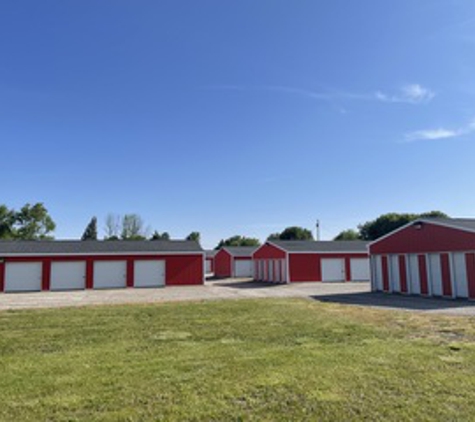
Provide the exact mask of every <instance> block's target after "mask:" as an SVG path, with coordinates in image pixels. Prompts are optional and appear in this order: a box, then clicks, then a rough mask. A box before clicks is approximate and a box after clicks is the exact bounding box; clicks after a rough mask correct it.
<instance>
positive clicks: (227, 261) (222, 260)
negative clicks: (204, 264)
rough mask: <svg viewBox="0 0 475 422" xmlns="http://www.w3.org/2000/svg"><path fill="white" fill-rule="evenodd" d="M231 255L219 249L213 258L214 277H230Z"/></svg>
mask: <svg viewBox="0 0 475 422" xmlns="http://www.w3.org/2000/svg"><path fill="white" fill-rule="evenodd" d="M231 261H232V259H231V255H230V254H229V253H228V252H226V251H225V250H224V249H221V250H220V251H219V252H218V253H217V254H216V256H215V257H214V275H215V276H216V277H231Z"/></svg>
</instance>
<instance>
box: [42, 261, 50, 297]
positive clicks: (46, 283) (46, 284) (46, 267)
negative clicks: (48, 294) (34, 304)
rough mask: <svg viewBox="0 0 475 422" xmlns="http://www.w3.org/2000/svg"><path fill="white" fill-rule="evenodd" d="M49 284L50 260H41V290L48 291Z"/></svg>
mask: <svg viewBox="0 0 475 422" xmlns="http://www.w3.org/2000/svg"><path fill="white" fill-rule="evenodd" d="M50 282H51V259H44V260H43V272H42V274H41V290H44V291H48V290H49V288H50V284H51V283H50Z"/></svg>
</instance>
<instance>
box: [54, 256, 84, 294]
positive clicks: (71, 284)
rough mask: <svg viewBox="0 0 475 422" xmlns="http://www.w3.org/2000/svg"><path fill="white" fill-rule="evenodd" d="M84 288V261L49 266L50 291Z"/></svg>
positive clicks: (57, 263) (56, 263) (55, 263)
mask: <svg viewBox="0 0 475 422" xmlns="http://www.w3.org/2000/svg"><path fill="white" fill-rule="evenodd" d="M85 287H86V263H85V262H84V261H74V262H53V263H52V264H51V285H50V288H51V290H79V289H84V288H85Z"/></svg>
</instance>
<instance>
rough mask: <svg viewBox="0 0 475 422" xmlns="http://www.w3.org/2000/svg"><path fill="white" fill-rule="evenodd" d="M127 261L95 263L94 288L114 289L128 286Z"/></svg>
mask: <svg viewBox="0 0 475 422" xmlns="http://www.w3.org/2000/svg"><path fill="white" fill-rule="evenodd" d="M126 274H127V263H126V261H96V262H94V288H95V289H114V288H120V287H125V286H126V277H127V276H126Z"/></svg>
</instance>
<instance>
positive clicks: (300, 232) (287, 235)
mask: <svg viewBox="0 0 475 422" xmlns="http://www.w3.org/2000/svg"><path fill="white" fill-rule="evenodd" d="M273 239H274V240H313V234H312V232H311V231H310V230H308V229H305V228H303V227H298V226H292V227H287V228H286V229H285V230H284V231H283V232H282V233H273V234H271V235H270V236H269V237H268V240H273Z"/></svg>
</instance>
